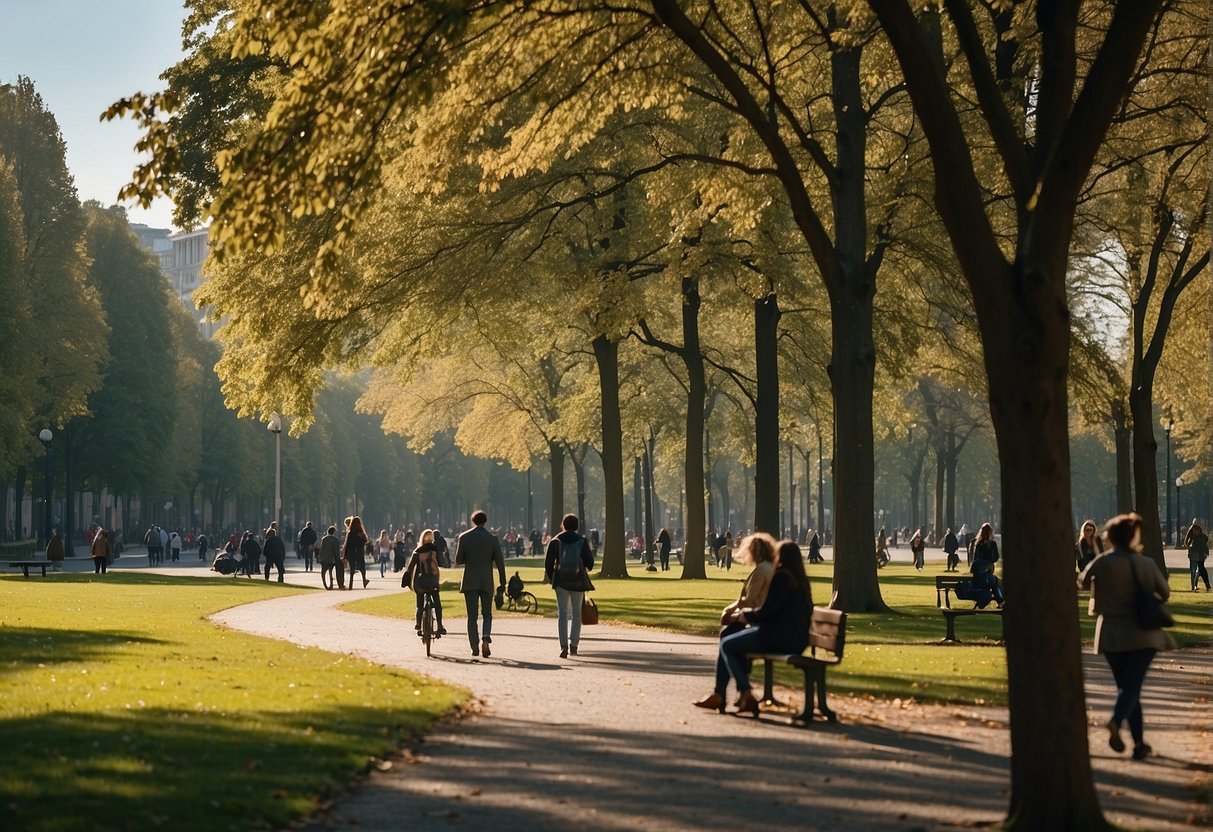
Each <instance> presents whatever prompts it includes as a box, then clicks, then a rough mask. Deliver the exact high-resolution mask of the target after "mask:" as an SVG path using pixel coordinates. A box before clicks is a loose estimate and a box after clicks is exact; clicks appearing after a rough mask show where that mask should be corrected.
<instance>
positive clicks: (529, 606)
mask: <svg viewBox="0 0 1213 832" xmlns="http://www.w3.org/2000/svg"><path fill="white" fill-rule="evenodd" d="M505 608H506V609H507V610H508V611H510V612H525V613H531V612H534V613H538V612H539V599H538V598H536V597H535V596H534V595H532V594H531V593H529V592H519V593H518V595H517V596H513V595H509V596H507V597H506V607H505Z"/></svg>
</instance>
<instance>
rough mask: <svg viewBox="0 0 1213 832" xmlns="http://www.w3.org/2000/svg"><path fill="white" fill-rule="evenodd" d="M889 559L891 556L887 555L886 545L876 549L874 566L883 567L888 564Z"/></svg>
mask: <svg viewBox="0 0 1213 832" xmlns="http://www.w3.org/2000/svg"><path fill="white" fill-rule="evenodd" d="M891 559H892V558H891V557H890V556H889V550H888V548H887V547H886V548H884V549H877V550H876V568H877V569H884V568H885V567H886V566H888V565H889V561H890V560H891Z"/></svg>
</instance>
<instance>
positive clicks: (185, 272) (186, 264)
mask: <svg viewBox="0 0 1213 832" xmlns="http://www.w3.org/2000/svg"><path fill="white" fill-rule="evenodd" d="M131 231H132V232H133V233H134V234H135V236H136V237H138V238H139V242H140V243H142V244H143V246H144V248H146V249H147V250H148V251H150V252H152V254H154V255H156V257H157V259H159V261H160V271H162V272H164V276H165V277H167V278H168V281H169V283H170V284H171V285H172V287H173V292H175V293H176V295H177V297H179V298H181V302H182V303H184V304H185V307H186V309H188V310H190V312H191V313H192V314H193V316H194V319H195V320H196V321H198V328H199V329H200V330H201V331H202V334H203V335H204V336H205V337H207V338H211V337H212V336H214V334H215V330H216V329H218V326H219V325H218V324H212V323H206V322H204V321H203V314H202V311H201V310H200V309H198V307H197V306H196V305H195V304H194V290H195V289H197V288H198V286H199V284H200V283H201V282H202V263H203V261H204V260H206V253H207V241H206V235H207V229H205V228H200V229H198V230H197V231H181V232H179V233H177V234H171V233H170V232H169V230H168V229H167V228H149V227H148V226H146V225H143V224H142V223H131Z"/></svg>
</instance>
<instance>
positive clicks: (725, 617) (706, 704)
mask: <svg viewBox="0 0 1213 832" xmlns="http://www.w3.org/2000/svg"><path fill="white" fill-rule="evenodd" d="M778 545H779V541H778V540H776V539H775V538H773V537H771V536H770V535H769V534H765V533H764V532H756V533H755V534H752V535H750V536H749V537H747V538H746V539H745V540H743V541H742V542H741V546H740V547H738V550H737V551H738V554H739V556H740V559H741V561H742V562H743V563H751V564H753V565H754V571H753V572H751V573H750V575H749V577H747V578H746V579H745V583H743V584H742V585H741V595H739V596H738V598H737V600H736V601H734V602H733V603H731V604H729V605H728V606H727V607H725V608H724V609H723V610H721V613H720V637H721V638H722V639H723V638H724V637H725V636H731V635H733V633H739V632H741V631H742V630H744V629H745V628H746V625H745V623H744V622H743V621H741V620H740V618H741V611H742V610H746V609H757V608H759V607H761V606H762V605H763V603H764V602H765V601H766V600H767V590H769V589H770V588H771V576H772V575H774V574H775V549H776V547H777V546H778ZM728 684H729V669H728V667H727V666H726V665H725V663H724V658H723V657H722V656H721V655H720V654H719V653H717V656H716V687H715V688H714V689H713V692H712V693H710V694H708V695H707V696H706V697H704V698H703V699H700V700H699V701H698V702H695V703H694V704H695V707H697V708H705V709H707V710H714V711H719V712H720V713H724V706H725V702H724V696H723V695H722V694H720V693H719V692H718V691H722V690H724V689H725V688H727V687H728Z"/></svg>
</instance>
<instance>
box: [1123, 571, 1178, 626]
mask: <svg viewBox="0 0 1213 832" xmlns="http://www.w3.org/2000/svg"><path fill="white" fill-rule="evenodd" d="M1138 557H1140V556H1138ZM1129 568H1130V569H1131V570H1132V572H1133V583H1135V584H1137V598H1136V599H1135V601H1134V603H1133V606H1134V608H1135V609H1136V611H1137V623H1138V624H1140V625H1141V626H1142V628H1143V629H1146V630H1161V629H1162V628H1163V627H1174V626H1175V619H1174V618H1173V617H1172V616H1171V611H1170V610H1169V609H1167V605H1166V604H1165V603H1163V602H1162V601H1160V600H1158V598H1156V597H1155V596H1154V593H1153V592H1147V591H1146V588H1145V587H1144V586H1142V585H1141V580H1140V579H1139V578H1138V577H1137V566H1136V564H1134V563H1130V564H1129Z"/></svg>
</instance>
